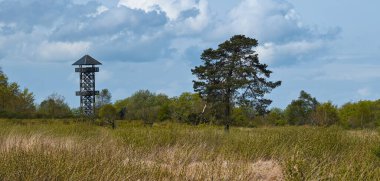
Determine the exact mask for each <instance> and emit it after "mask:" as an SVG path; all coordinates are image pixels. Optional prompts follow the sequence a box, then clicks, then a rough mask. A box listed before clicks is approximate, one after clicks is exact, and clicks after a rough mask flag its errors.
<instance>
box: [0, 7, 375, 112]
mask: <svg viewBox="0 0 380 181" xmlns="http://www.w3.org/2000/svg"><path fill="white" fill-rule="evenodd" d="M378 7H380V1H376V0H364V1H358V0H344V1H343V0H336V1H327V0H319V1H311V0H233V1H232V0H208V1H207V0H97V1H96V0H59V1H57V0H27V1H25V0H0V66H1V67H2V69H3V71H4V72H5V73H6V74H7V75H8V76H9V78H10V80H11V81H15V82H18V83H19V84H20V85H21V87H27V88H29V89H30V90H31V91H32V92H34V94H35V97H36V102H37V103H39V102H41V101H42V100H43V99H45V98H46V97H47V96H49V95H50V94H52V93H58V94H61V95H63V96H65V98H66V100H67V102H68V103H69V104H70V105H71V106H72V107H76V106H78V105H79V98H78V97H76V96H75V94H74V92H75V91H76V90H77V89H78V87H79V85H78V79H79V76H78V75H77V74H75V72H74V67H73V66H71V64H72V63H73V62H75V61H76V60H78V59H79V58H81V57H82V56H83V55H84V54H90V55H91V56H93V57H94V58H96V59H98V60H99V61H101V62H102V63H103V66H101V69H100V70H101V71H100V72H99V74H98V75H97V89H102V88H108V89H109V90H110V91H111V93H112V95H113V100H114V101H115V100H118V99H123V98H126V97H128V96H130V95H131V94H132V93H134V92H135V91H137V90H140V89H149V90H151V91H153V92H156V93H165V94H167V95H169V96H177V95H179V94H180V93H182V92H185V91H192V90H193V89H192V80H193V79H194V76H193V75H192V74H191V71H190V69H191V68H193V67H194V66H196V65H198V64H200V60H199V55H200V54H201V52H202V50H204V49H206V48H209V47H214V48H215V47H216V46H217V45H218V44H219V43H221V42H223V41H224V40H226V39H228V38H230V37H231V36H232V35H235V34H245V35H247V36H250V37H253V38H256V39H258V41H259V43H260V45H259V47H257V49H256V50H257V52H258V53H259V57H260V60H261V61H262V62H264V63H267V64H269V67H270V69H271V70H273V72H274V73H273V74H272V79H273V80H282V81H283V84H282V86H281V87H279V88H277V89H276V90H274V91H273V92H272V93H271V94H270V95H268V96H269V97H270V98H272V99H273V104H272V106H276V107H281V108H284V107H285V106H286V105H287V104H289V103H290V101H291V100H292V99H295V98H297V96H298V94H299V92H300V91H301V90H305V91H307V92H309V93H311V94H312V95H313V96H315V97H317V99H318V100H319V101H322V102H324V101H329V100H331V101H332V102H333V103H335V104H337V105H342V104H343V103H346V102H349V101H358V100H364V99H370V100H375V99H379V98H380V93H379V91H378V90H380V84H379V80H380V72H379V70H380V37H379V35H378V33H379V32H380V23H379V20H378V17H380V11H378V10H377V9H378Z"/></svg>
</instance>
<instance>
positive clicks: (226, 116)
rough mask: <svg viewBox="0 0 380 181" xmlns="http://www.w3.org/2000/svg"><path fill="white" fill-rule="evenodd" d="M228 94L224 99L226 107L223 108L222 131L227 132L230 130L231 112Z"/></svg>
mask: <svg viewBox="0 0 380 181" xmlns="http://www.w3.org/2000/svg"><path fill="white" fill-rule="evenodd" d="M229 97H230V96H227V98H228V99H227V100H226V103H225V104H226V105H225V106H226V108H225V110H224V125H225V126H224V131H225V132H229V131H230V113H231V104H230V101H229V100H230V98H229Z"/></svg>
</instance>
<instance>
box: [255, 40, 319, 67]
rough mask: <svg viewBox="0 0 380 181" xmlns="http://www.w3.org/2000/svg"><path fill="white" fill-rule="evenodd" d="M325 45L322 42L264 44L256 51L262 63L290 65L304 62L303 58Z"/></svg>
mask: <svg viewBox="0 0 380 181" xmlns="http://www.w3.org/2000/svg"><path fill="white" fill-rule="evenodd" d="M324 45H325V43H324V42H322V41H304V40H302V41H294V42H287V43H285V44H276V43H264V44H263V45H260V46H258V47H257V49H256V51H257V53H258V54H259V56H260V60H261V61H262V62H265V63H268V64H271V65H284V64H285V65H286V64H287V65H289V64H295V63H297V62H299V61H300V60H303V59H304V57H303V56H307V55H308V54H312V53H314V52H315V51H318V50H321V49H322V48H323V46H324Z"/></svg>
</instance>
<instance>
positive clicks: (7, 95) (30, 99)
mask: <svg viewBox="0 0 380 181" xmlns="http://www.w3.org/2000/svg"><path fill="white" fill-rule="evenodd" d="M35 109H36V107H35V105H34V95H33V93H31V92H29V90H28V89H27V88H25V89H24V90H21V89H20V86H19V85H18V84H17V83H15V82H12V83H10V82H8V77H7V76H6V75H5V74H4V73H3V71H2V70H1V68H0V117H28V116H31V115H32V114H33V113H34V112H35Z"/></svg>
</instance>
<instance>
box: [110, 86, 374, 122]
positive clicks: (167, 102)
mask: <svg viewBox="0 0 380 181" xmlns="http://www.w3.org/2000/svg"><path fill="white" fill-rule="evenodd" d="M114 107H115V108H116V110H117V112H118V116H119V119H124V120H143V121H144V122H146V123H148V124H151V123H153V122H156V121H165V120H172V121H177V122H181V123H187V124H194V125H196V124H201V123H206V124H217V125H218V124H223V123H222V121H221V119H220V116H221V115H219V112H217V111H214V112H212V111H210V109H208V108H207V104H206V102H204V101H203V100H202V99H201V98H200V96H199V95H198V94H193V93H183V94H181V95H180V96H178V97H172V98H169V97H168V96H166V95H164V94H155V93H152V92H150V91H148V90H140V91H138V92H136V93H134V94H133V95H132V96H130V97H128V98H126V99H123V100H119V101H116V102H115V104H114ZM232 125H234V126H242V127H256V126H264V125H267V126H269V125H270V126H284V125H311V126H331V125H340V126H343V127H345V128H373V127H376V126H380V100H377V101H359V102H356V103H347V104H344V105H343V106H341V107H337V106H336V105H333V104H332V103H331V102H325V103H320V102H318V101H317V99H316V98H314V97H312V96H311V95H310V94H308V93H306V92H305V91H301V93H300V96H299V97H298V98H297V99H295V100H293V101H292V102H291V103H290V104H289V105H288V106H287V107H286V108H285V109H280V108H272V109H270V110H269V111H268V112H267V113H266V114H263V115H260V114H259V113H258V112H256V111H255V110H254V109H252V108H247V107H234V108H233V110H232Z"/></svg>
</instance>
